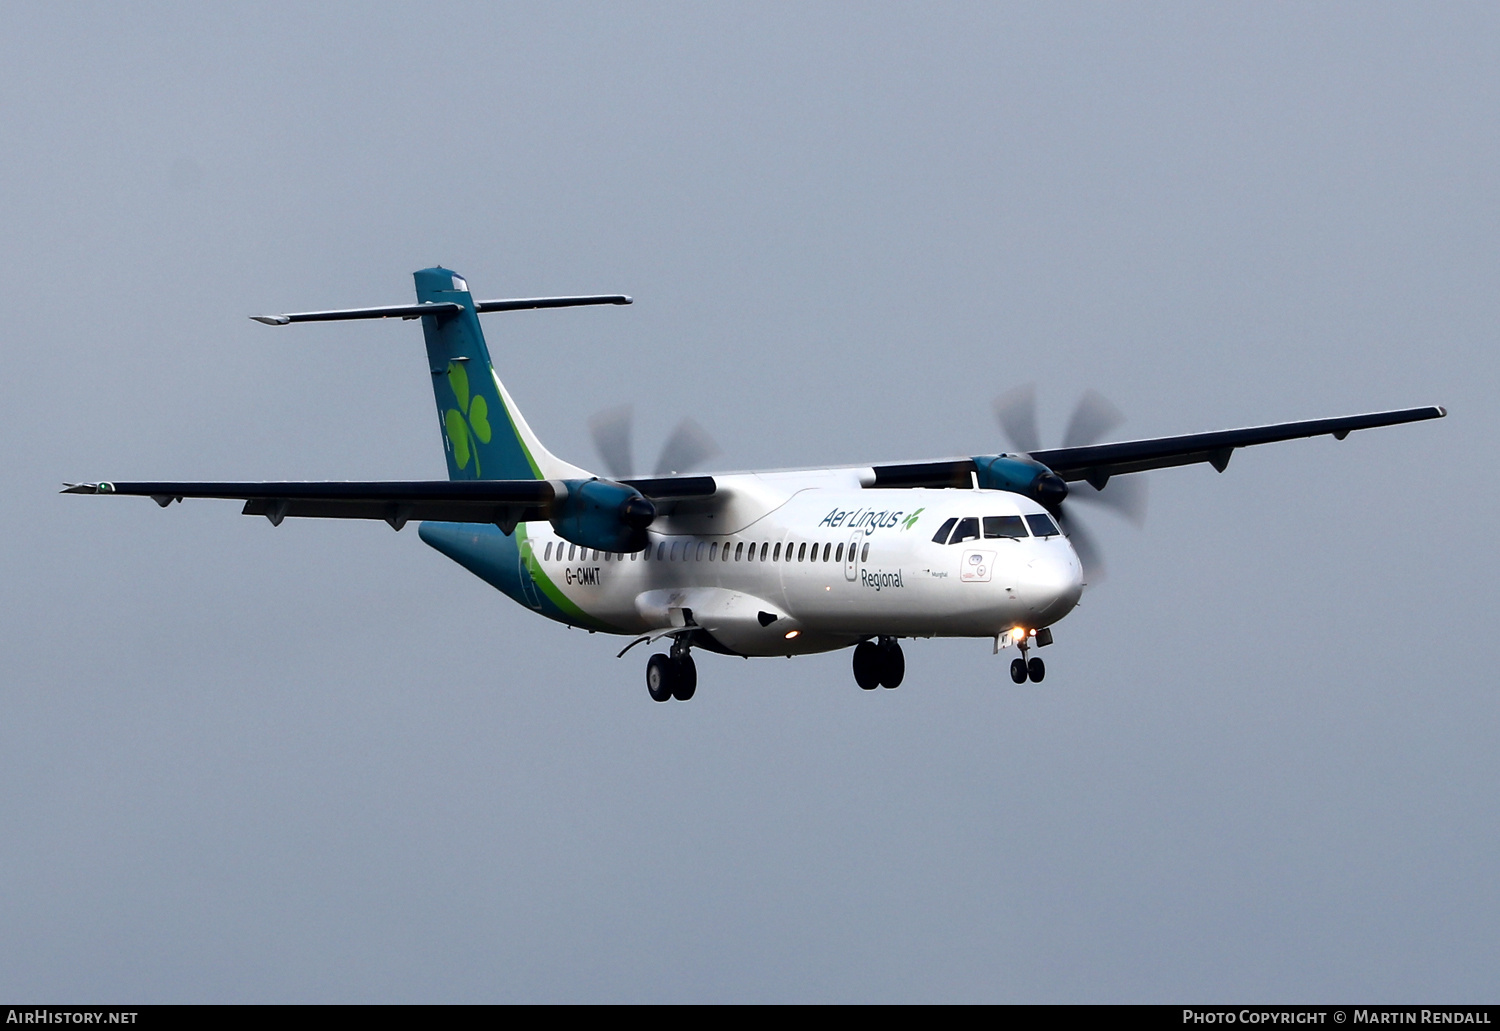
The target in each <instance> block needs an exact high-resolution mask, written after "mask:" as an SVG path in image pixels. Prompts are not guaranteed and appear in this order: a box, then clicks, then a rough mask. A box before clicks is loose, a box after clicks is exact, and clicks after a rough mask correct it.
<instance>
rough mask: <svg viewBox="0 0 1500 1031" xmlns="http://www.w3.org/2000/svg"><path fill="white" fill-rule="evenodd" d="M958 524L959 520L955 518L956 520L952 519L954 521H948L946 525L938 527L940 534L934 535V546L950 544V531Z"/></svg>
mask: <svg viewBox="0 0 1500 1031" xmlns="http://www.w3.org/2000/svg"><path fill="white" fill-rule="evenodd" d="M956 522H958V518H957V517H956V516H955V517H954V518H952V519H950V520H948V521H947V522H946V523H944V524H943V525H942V526H939V527H938V532H937V533H935V534H933V535H932V543H934V544H947V543H948V531H949V530H951V529H953V524H954V523H956Z"/></svg>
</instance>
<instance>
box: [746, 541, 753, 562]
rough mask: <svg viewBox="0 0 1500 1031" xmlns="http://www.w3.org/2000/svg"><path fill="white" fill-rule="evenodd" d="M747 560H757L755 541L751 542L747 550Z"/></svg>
mask: <svg viewBox="0 0 1500 1031" xmlns="http://www.w3.org/2000/svg"><path fill="white" fill-rule="evenodd" d="M745 561H746V562H754V561H755V542H754V541H751V542H750V550H749V551H747V552H745Z"/></svg>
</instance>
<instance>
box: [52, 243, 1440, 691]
mask: <svg viewBox="0 0 1500 1031" xmlns="http://www.w3.org/2000/svg"><path fill="white" fill-rule="evenodd" d="M415 278H416V286H417V303H416V304H407V305H397V306H393V307H384V308H356V309H345V310H341V311H319V312H302V313H299V314H294V315H261V316H252V317H253V318H255V319H256V320H257V321H259V322H263V323H267V324H269V325H286V324H288V323H293V322H319V321H335V320H345V319H380V318H403V319H421V321H422V332H423V335H424V336H425V337H426V341H427V365H428V369H429V371H430V372H431V374H432V389H433V392H434V394H435V395H436V398H437V409H438V426H439V428H440V429H441V431H442V434H443V445H444V449H445V451H446V453H447V458H448V479H447V480H435V481H391V482H315V483H119V482H115V483H111V482H101V483H81V484H71V485H68V486H67V487H66V488H65V492H66V493H75V494H131V495H144V496H147V497H151V498H153V499H154V500H155V501H156V503H157V504H159V505H161V506H162V507H163V508H165V507H166V506H167V505H169V504H171V503H172V502H173V501H181V500H182V499H183V498H232V499H236V500H243V501H244V502H245V506H244V509H243V512H244V514H245V515H263V516H265V517H266V518H267V519H269V520H270V521H271V523H272V524H273V525H277V526H279V525H280V524H281V521H282V520H283V519H285V518H286V517H287V516H315V517H324V518H333V519H383V520H385V521H386V522H388V523H389V524H390V525H391V526H392V527H393V528H394V529H396V530H400V529H401V528H402V527H403V526H405V525H406V523H407V522H408V521H410V520H413V519H417V520H422V523H421V526H420V528H419V531H418V532H419V534H420V535H421V538H422V540H424V541H426V542H427V543H428V544H430V545H431V546H432V547H434V548H436V549H437V550H438V551H440V552H442V553H443V554H444V555H447V556H448V557H449V558H451V559H453V560H454V561H455V562H457V563H459V564H460V565H462V566H463V567H464V568H466V569H468V570H469V571H470V572H472V573H474V574H476V575H477V576H479V577H481V578H483V579H484V580H485V581H487V582H488V583H490V584H492V585H494V586H495V587H496V588H498V589H499V590H501V591H503V592H504V593H505V594H507V595H508V596H509V597H510V598H512V599H513V600H515V601H516V602H518V603H520V604H521V605H522V606H524V607H526V608H529V609H533V610H535V611H537V612H539V613H541V614H542V615H544V616H547V617H548V618H550V619H554V620H557V621H559V622H562V623H567V624H569V625H570V626H576V627H583V628H586V629H588V630H591V631H601V632H604V633H611V634H623V635H626V636H629V637H632V638H634V640H633V641H632V642H631V643H630V644H628V645H627V646H626V647H625V649H624V650H623V651H621V652H620V654H621V655H623V654H625V652H626V651H629V650H630V649H631V648H632V647H634V646H635V645H636V644H643V643H644V644H650V643H654V642H657V641H664V640H665V641H668V642H670V647H669V650H668V652H667V653H665V654H663V653H658V654H654V655H652V656H651V657H650V660H649V661H648V663H647V665H646V685H647V687H648V689H649V691H650V693H651V697H652V698H654V699H655V700H657V701H666V700H667V699H669V698H677V699H680V700H684V701H685V700H687V699H689V698H691V697H692V696H693V693H694V691H695V689H696V687H697V680H698V675H697V669H696V666H695V665H694V662H693V658H692V650H693V649H694V648H701V649H704V650H706V651H711V652H718V653H720V654H724V655H740V656H752V655H754V656H783V655H784V656H792V655H801V654H806V653H811V652H823V651H831V650H834V649H838V648H848V647H851V646H852V647H853V649H854V656H853V658H854V679H855V680H856V681H857V682H858V683H859V686H860V687H862V688H866V689H871V688H874V687H876V686H877V685H884V686H885V687H896V686H897V685H899V684H900V683H901V680H902V677H903V675H904V673H905V666H906V664H905V660H904V658H903V657H902V653H901V646H900V644H899V643H898V641H899V639H900V638H903V637H982V638H991V639H993V640H994V647H995V651H996V652H999V651H1000V649H1001V648H1002V647H1010V646H1015V647H1017V648H1018V649H1019V650H1020V658H1017V659H1015V660H1014V661H1013V662H1012V663H1011V677H1012V679H1013V680H1015V682H1016V683H1018V684H1019V683H1024V682H1025V681H1026V680H1027V679H1031V680H1035V681H1040V680H1041V679H1042V677H1043V676H1044V674H1045V668H1044V666H1043V664H1042V660H1041V659H1040V657H1033V658H1032V659H1031V660H1030V661H1029V662H1028V661H1026V653H1027V650H1028V648H1029V647H1031V646H1033V645H1035V646H1042V645H1047V644H1050V643H1052V631H1051V627H1052V625H1053V624H1054V623H1056V622H1057V621H1058V620H1060V619H1062V618H1063V617H1064V616H1066V615H1067V614H1068V613H1069V612H1070V611H1071V610H1072V609H1073V607H1074V606H1075V605H1077V604H1078V599H1079V597H1080V595H1081V594H1082V592H1083V586H1084V578H1085V563H1084V562H1083V561H1080V553H1082V554H1083V555H1084V558H1085V559H1087V558H1088V557H1089V556H1088V549H1087V547H1086V546H1085V544H1084V541H1085V538H1084V537H1083V536H1082V534H1081V533H1080V532H1079V531H1078V529H1077V528H1076V525H1073V524H1070V522H1069V521H1068V518H1067V517H1068V508H1067V506H1066V505H1065V502H1066V501H1067V499H1068V497H1069V492H1070V488H1069V484H1070V483H1079V482H1083V483H1086V484H1087V485H1088V486H1089V488H1090V491H1089V492H1086V493H1085V494H1081V495H1079V496H1080V497H1086V496H1088V493H1092V492H1095V491H1103V490H1104V489H1105V487H1106V484H1108V483H1110V482H1111V481H1112V480H1113V478H1114V477H1120V476H1124V475H1126V474H1130V473H1139V472H1142V471H1144V470H1148V469H1162V468H1166V467H1169V466H1178V465H1187V464H1190V463H1195V462H1208V463H1210V464H1211V465H1213V466H1214V467H1215V468H1216V469H1218V470H1219V471H1220V472H1223V471H1224V468H1225V466H1226V465H1227V464H1228V462H1229V457H1230V454H1231V453H1232V452H1233V451H1234V449H1235V448H1238V447H1246V446H1248V445H1251V444H1265V443H1269V442H1271V441H1277V440H1290V439H1293V438H1298V437H1311V436H1317V435H1320V434H1332V435H1333V436H1334V437H1336V438H1338V439H1339V440H1342V439H1343V438H1344V437H1345V436H1346V435H1348V433H1349V432H1350V431H1351V430H1359V429H1366V428H1369V427H1373V426H1388V425H1393V424H1396V423H1403V422H1414V421H1416V420H1420V419H1434V418H1440V417H1442V416H1443V415H1445V414H1446V413H1445V412H1444V410H1443V409H1442V408H1437V407H1428V408H1408V409H1403V410H1401V411H1390V412H1375V413H1371V414H1367V415H1352V416H1346V417H1342V418H1334V419H1315V420H1311V421H1306V422H1290V423H1281V424H1278V425H1273V426H1256V427H1250V428H1247V429H1238V430H1223V431H1218V432H1212V433H1196V434H1191V435H1188V436H1181V437H1160V438H1156V439H1152V440H1133V441H1125V442H1121V443H1110V444H1099V443H1093V442H1092V441H1091V442H1089V443H1085V444H1078V443H1076V441H1077V440H1078V439H1080V437H1090V436H1092V437H1093V438H1094V439H1097V437H1098V436H1099V435H1102V431H1104V430H1107V429H1108V428H1109V425H1108V424H1107V423H1106V424H1105V425H1102V426H1097V427H1096V428H1095V429H1096V430H1098V431H1101V432H1094V431H1090V430H1087V429H1085V430H1082V431H1080V432H1078V433H1075V432H1072V431H1070V433H1069V434H1068V436H1069V438H1072V439H1073V440H1074V441H1075V443H1074V445H1073V446H1064V447H1061V448H1054V449H1051V450H1044V449H1041V448H1039V447H1037V446H1036V442H1035V429H1034V425H1035V420H1034V414H1029V413H1026V412H1021V413H1020V414H1019V415H1017V413H1016V412H1015V411H1012V412H1010V418H1009V420H1007V416H1006V414H1005V413H1002V422H1008V428H1009V429H1010V432H1011V436H1012V439H1013V441H1014V442H1015V443H1016V444H1017V446H1018V449H1019V451H1020V453H1013V454H994V455H978V456H974V457H969V458H947V459H941V460H937V461H926V462H910V463H903V464H892V465H870V466H858V467H852V468H830V469H811V470H795V471H773V472H750V473H735V474H729V475H713V476H705V475H657V476H653V477H650V478H630V477H628V476H626V475H625V474H624V473H623V472H620V473H617V474H616V475H615V476H614V477H612V478H606V477H600V476H595V475H593V474H591V473H589V472H588V471H587V470H585V469H581V468H579V467H578V466H575V465H571V464H570V463H568V462H565V461H563V460H562V459H560V458H557V457H556V456H554V455H553V454H552V453H551V452H550V451H548V450H547V449H546V448H545V447H543V446H542V444H541V442H540V441H539V440H538V439H537V437H536V435H535V434H534V433H532V431H531V427H529V426H528V425H527V424H526V420H525V418H523V417H522V415H521V412H520V410H519V409H518V408H517V407H516V404H515V402H514V401H512V400H511V396H510V394H509V392H508V391H507V390H506V389H505V387H504V385H503V384H502V383H501V382H500V379H499V377H498V376H497V375H496V374H495V371H494V368H493V366H492V365H491V362H490V353H489V349H488V348H487V347H486V346H485V342H484V335H483V333H482V332H481V330H480V327H479V316H480V314H482V313H485V312H497V311H515V310H520V309H526V308H563V307H571V306H574V305H582V304H629V303H630V298H628V297H625V296H621V295H607V296H592V297H548V298H529V299H523V300H503V301H476V300H474V298H473V295H472V294H470V292H469V287H468V284H467V283H466V282H465V281H464V279H463V278H462V277H461V276H459V275H457V274H456V273H454V272H453V271H451V270H449V269H444V268H430V269H423V270H422V271H420V272H417V273H415ZM1023 407H1024V406H1023ZM1087 421H1089V420H1088V419H1083V420H1079V419H1076V418H1075V423H1079V422H1087ZM1096 422H1097V420H1096ZM1127 482H1128V481H1127ZM1100 496H1101V497H1103V496H1104V495H1102V494H1101V495H1100ZM1065 531H1066V532H1065ZM1075 546H1076V547H1075Z"/></svg>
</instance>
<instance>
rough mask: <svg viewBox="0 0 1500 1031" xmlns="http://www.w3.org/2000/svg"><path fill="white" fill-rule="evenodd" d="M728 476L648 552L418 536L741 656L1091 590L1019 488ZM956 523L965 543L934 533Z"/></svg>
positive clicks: (788, 651) (565, 617) (1041, 611)
mask: <svg viewBox="0 0 1500 1031" xmlns="http://www.w3.org/2000/svg"><path fill="white" fill-rule="evenodd" d="M717 479H718V483H719V490H720V497H719V498H718V499H717V501H716V503H715V504H714V505H713V506H702V507H701V508H694V507H693V505H692V504H684V505H681V506H679V507H678V508H677V509H676V510H675V511H673V512H671V513H669V514H667V515H665V516H664V517H662V518H659V519H658V520H657V522H656V523H655V524H653V526H652V527H651V532H650V535H649V540H650V543H649V546H648V547H647V548H646V549H645V550H643V551H640V552H635V553H629V554H627V553H610V552H600V551H595V550H592V549H585V548H581V547H578V546H577V545H574V544H571V543H569V542H568V541H566V540H563V539H562V538H561V537H559V536H558V535H557V533H556V532H555V531H554V530H553V529H552V527H551V526H549V525H548V524H546V523H541V522H538V523H530V524H526V525H524V526H520V527H517V529H516V532H515V533H514V535H512V536H506V535H504V534H502V533H501V531H500V530H499V529H497V528H494V527H488V526H476V525H475V524H472V523H430V522H429V523H424V524H423V525H422V529H421V534H422V538H423V539H424V540H425V541H427V542H428V543H429V544H431V545H432V546H433V547H435V548H437V549H438V550H440V551H442V552H443V553H445V554H447V555H449V556H450V557H452V558H454V559H455V560H457V561H459V562H461V563H462V564H464V565H465V566H467V567H468V568H470V569H471V570H473V571H474V572H476V573H478V574H479V575H480V576H482V577H484V578H485V579H486V580H488V581H489V582H490V583H492V584H494V585H495V586H496V587H498V588H500V589H501V590H503V591H504V592H505V593H506V594H507V595H509V596H510V597H511V598H513V599H515V600H516V601H517V602H519V603H520V604H522V605H525V606H527V607H529V608H532V609H533V610H536V611H538V612H540V613H542V614H544V615H547V616H549V617H551V618H552V619H555V620H558V621H560V622H564V623H568V624H569V625H574V626H582V627H585V628H587V629H591V630H598V631H604V632H608V633H617V634H629V635H644V634H651V633H653V632H656V631H663V630H666V629H668V628H675V627H683V626H697V627H701V628H702V629H703V630H704V631H705V633H706V634H707V635H708V637H709V638H711V642H709V641H705V642H702V643H704V644H706V645H707V646H709V647H713V646H714V645H717V646H718V649H719V650H723V651H726V652H729V653H732V654H738V655H761V656H765V655H796V654H805V653H809V652H819V651H828V650H831V649H836V648H844V647H848V646H849V645H851V644H854V643H856V642H858V641H860V640H864V639H868V638H871V637H994V636H996V635H997V634H1002V633H1005V632H1007V631H1010V630H1011V629H1012V628H1015V627H1023V628H1027V629H1031V630H1034V629H1037V628H1041V627H1045V626H1048V625H1050V624H1052V623H1054V622H1056V621H1057V620H1059V619H1061V618H1062V617H1063V616H1065V615H1066V614H1067V613H1068V612H1069V611H1071V610H1072V608H1073V607H1074V606H1075V605H1076V604H1077V603H1078V599H1079V597H1080V595H1081V593H1082V586H1083V581H1082V575H1083V574H1082V569H1081V566H1080V563H1079V561H1078V557H1077V555H1076V554H1075V553H1074V551H1073V548H1072V547H1071V545H1070V544H1069V543H1068V540H1067V538H1066V537H1064V536H1062V535H1061V534H1060V533H1057V532H1056V528H1055V526H1054V524H1052V523H1051V522H1050V517H1049V516H1048V514H1047V512H1046V510H1045V509H1044V508H1042V506H1040V505H1038V504H1036V503H1035V502H1033V501H1030V500H1029V499H1027V498H1024V497H1021V496H1019V495H1016V494H1012V493H1009V492H1005V491H990V490H923V489H915V490H913V489H898V490H881V489H869V488H864V487H862V486H860V484H859V481H858V472H857V471H856V470H828V471H820V472H810V473H807V472H804V473H775V474H755V473H748V474H741V475H728V476H719V477H717ZM726 499H728V501H727V503H726ZM1027 517H1033V523H1032V524H1031V525H1028V524H1027V522H1026V519H1027ZM1037 520H1040V521H1037ZM944 527H947V528H948V531H947V532H946V533H944V534H943V537H944V539H945V540H946V538H947V537H949V536H951V537H953V538H954V539H953V543H938V542H937V541H935V540H934V535H935V534H936V533H938V532H939V531H940V530H941V529H942V528H944ZM1048 528H1051V529H1052V530H1053V532H1051V533H1048V534H1046V535H1042V534H1039V533H1033V532H1030V531H1031V530H1033V529H1039V530H1042V531H1044V532H1045V531H1046V530H1047V529H1048ZM966 529H967V532H966ZM986 530H989V531H991V533H990V536H985V531H986ZM970 532H972V534H973V536H969V533H970ZM1002 533H1003V534H1005V535H1001V534H1002Z"/></svg>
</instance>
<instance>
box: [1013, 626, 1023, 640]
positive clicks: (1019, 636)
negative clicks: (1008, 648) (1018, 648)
mask: <svg viewBox="0 0 1500 1031" xmlns="http://www.w3.org/2000/svg"><path fill="white" fill-rule="evenodd" d="M1010 637H1011V640H1013V641H1024V640H1026V628H1025V627H1024V626H1018V627H1015V628H1013V629H1012V630H1011V632H1010Z"/></svg>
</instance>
